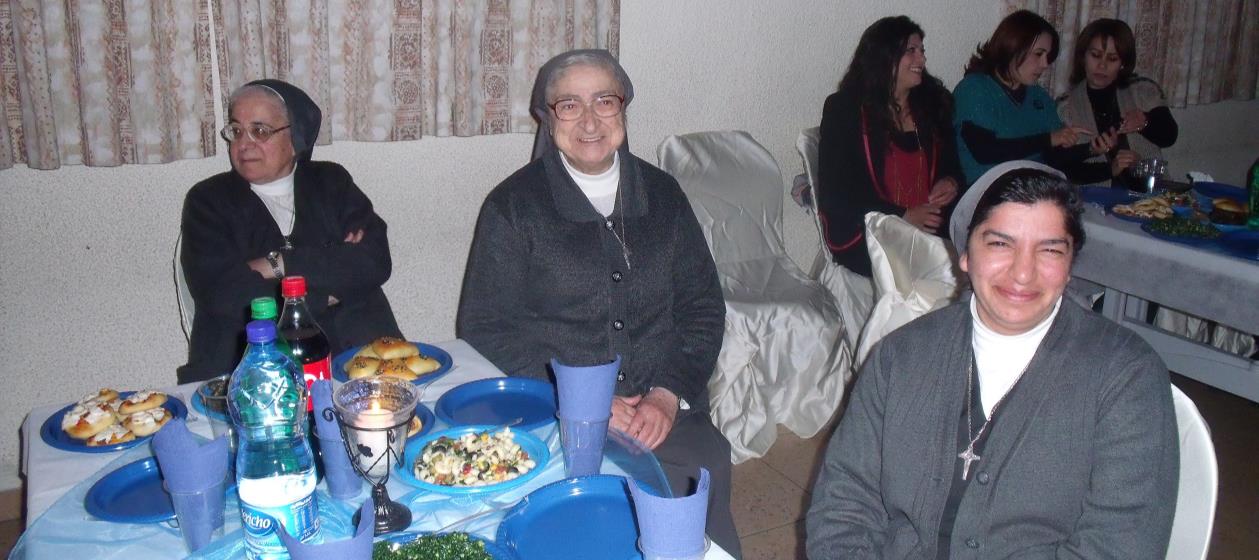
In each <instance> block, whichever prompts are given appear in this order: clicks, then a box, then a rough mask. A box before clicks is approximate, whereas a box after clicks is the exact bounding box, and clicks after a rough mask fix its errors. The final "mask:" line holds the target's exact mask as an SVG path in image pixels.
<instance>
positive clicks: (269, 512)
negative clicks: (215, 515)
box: [240, 493, 319, 560]
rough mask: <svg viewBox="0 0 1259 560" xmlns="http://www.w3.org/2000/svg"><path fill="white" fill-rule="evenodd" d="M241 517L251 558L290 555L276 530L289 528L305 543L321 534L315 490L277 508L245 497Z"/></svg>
mask: <svg viewBox="0 0 1259 560" xmlns="http://www.w3.org/2000/svg"><path fill="white" fill-rule="evenodd" d="M240 519H241V526H242V528H243V529H244V532H245V547H246V549H247V551H248V556H249V558H250V559H258V560H271V559H280V558H288V551H287V550H286V549H285V548H284V543H282V542H280V536H279V535H278V534H276V531H283V530H287V531H288V533H289V534H290V535H292V536H294V537H296V538H297V540H299V541H301V542H303V543H310V542H311V541H314V540H315V539H316V538H317V537H318V536H319V510H318V508H317V507H316V506H315V495H314V494H313V493H312V494H307V495H306V496H305V497H303V498H301V499H299V500H297V501H296V502H293V503H291V504H287V505H280V506H276V507H260V506H254V505H251V504H249V503H247V502H245V501H244V500H243V499H242V500H241V502H240Z"/></svg>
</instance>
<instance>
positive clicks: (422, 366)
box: [407, 354, 442, 376]
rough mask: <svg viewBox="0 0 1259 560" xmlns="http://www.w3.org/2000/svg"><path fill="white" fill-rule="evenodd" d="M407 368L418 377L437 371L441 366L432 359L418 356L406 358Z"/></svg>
mask: <svg viewBox="0 0 1259 560" xmlns="http://www.w3.org/2000/svg"><path fill="white" fill-rule="evenodd" d="M407 367H408V368H410V370H411V371H412V372H413V373H415V375H417V376H418V375H424V374H426V373H432V372H434V371H437V368H440V367H442V365H441V363H439V362H438V361H437V360H435V359H433V358H430V357H428V356H425V355H424V354H419V355H417V356H411V357H409V358H407Z"/></svg>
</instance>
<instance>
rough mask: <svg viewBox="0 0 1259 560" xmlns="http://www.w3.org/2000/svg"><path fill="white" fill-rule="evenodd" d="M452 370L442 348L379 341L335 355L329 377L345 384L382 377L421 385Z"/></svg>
mask: <svg viewBox="0 0 1259 560" xmlns="http://www.w3.org/2000/svg"><path fill="white" fill-rule="evenodd" d="M453 366H454V360H452V359H451V357H450V354H449V353H447V352H446V351H445V350H442V349H441V348H438V347H436V346H432V345H429V344H424V343H422V342H410V341H406V340H402V339H400V338H391V337H382V338H378V339H376V340H374V341H372V342H371V343H370V344H364V345H363V346H359V347H357V348H350V349H348V350H346V351H344V352H342V353H340V354H338V355H337V356H336V357H335V358H333V360H332V377H333V379H336V380H337V381H342V382H345V381H349V380H351V379H360V378H364V377H374V376H383V377H395V378H398V379H402V380H404V381H410V382H412V383H416V384H424V383H428V382H430V381H433V380H434V379H437V378H438V377H441V376H442V375H444V374H445V373H446V372H448V371H450V368H451V367H453Z"/></svg>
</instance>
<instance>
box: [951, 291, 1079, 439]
mask: <svg viewBox="0 0 1259 560" xmlns="http://www.w3.org/2000/svg"><path fill="white" fill-rule="evenodd" d="M976 305H977V303H976V302H975V296H973V295H972V296H971V298H970V316H971V327H972V328H971V333H972V334H971V347H972V348H973V349H974V351H975V367H977V368H979V396H980V400H981V401H982V402H983V405H984V416H985V417H991V416H992V408H993V407H994V406H996V404H997V402H998V401H1000V400H1001V397H1004V396H1005V394H1006V393H1008V392H1010V389H1011V388H1013V387H1014V383H1015V382H1016V381H1018V379H1019V376H1020V375H1021V374H1022V373H1023V370H1024V369H1026V368H1027V365H1028V364H1029V363H1031V361H1032V357H1033V356H1034V355H1035V354H1036V349H1037V348H1039V347H1040V343H1041V341H1042V340H1044V339H1045V334H1046V333H1048V332H1049V326H1050V325H1052V324H1053V322H1054V317H1057V316H1058V310H1059V309H1060V308H1061V307H1062V296H1058V301H1057V302H1056V303H1054V310H1053V311H1052V312H1051V313H1050V314H1049V316H1048V317H1045V319H1044V320H1042V321H1041V322H1039V323H1037V324H1036V326H1034V327H1032V328H1031V329H1030V330H1028V331H1027V332H1023V333H1019V334H1015V335H1003V334H1000V333H998V332H996V331H994V330H992V329H990V328H988V326H987V325H985V324H984V322H983V321H982V320H980V318H979V312H978V310H977V309H976V307H975V306H976Z"/></svg>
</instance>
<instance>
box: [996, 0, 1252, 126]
mask: <svg viewBox="0 0 1259 560" xmlns="http://www.w3.org/2000/svg"><path fill="white" fill-rule="evenodd" d="M1004 2H1005V7H1006V12H1007V13H1009V12H1013V11H1015V10H1018V9H1022V8H1026V9H1028V10H1032V11H1034V12H1036V13H1039V14H1041V15H1042V16H1044V17H1045V19H1047V20H1049V22H1050V23H1052V24H1054V27H1056V28H1057V29H1058V33H1059V35H1061V37H1062V45H1061V47H1060V49H1059V54H1058V62H1057V63H1056V64H1054V66H1053V68H1052V75H1050V76H1048V77H1047V78H1045V82H1046V87H1048V88H1049V89H1050V91H1053V92H1054V93H1055V94H1058V93H1063V92H1065V91H1066V90H1067V89H1068V83H1067V79H1068V77H1069V76H1070V75H1071V52H1072V50H1073V49H1074V48H1075V38H1076V36H1077V35H1079V33H1080V30H1081V29H1084V26H1085V25H1088V23H1089V22H1090V21H1093V20H1095V19H1097V18H1115V19H1121V20H1123V21H1125V22H1127V23H1128V25H1129V26H1131V27H1132V31H1133V34H1134V35H1135V36H1136V40H1137V68H1136V72H1137V73H1138V74H1140V75H1142V76H1146V77H1148V78H1150V79H1152V80H1154V81H1155V82H1157V83H1158V84H1159V85H1161V86H1162V87H1163V91H1164V92H1165V93H1166V94H1167V101H1168V104H1169V105H1171V106H1173V107H1184V106H1187V105H1201V104H1205V103H1214V102H1216V101H1225V100H1229V99H1242V100H1244V99H1254V98H1256V97H1259V0H1004Z"/></svg>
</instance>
